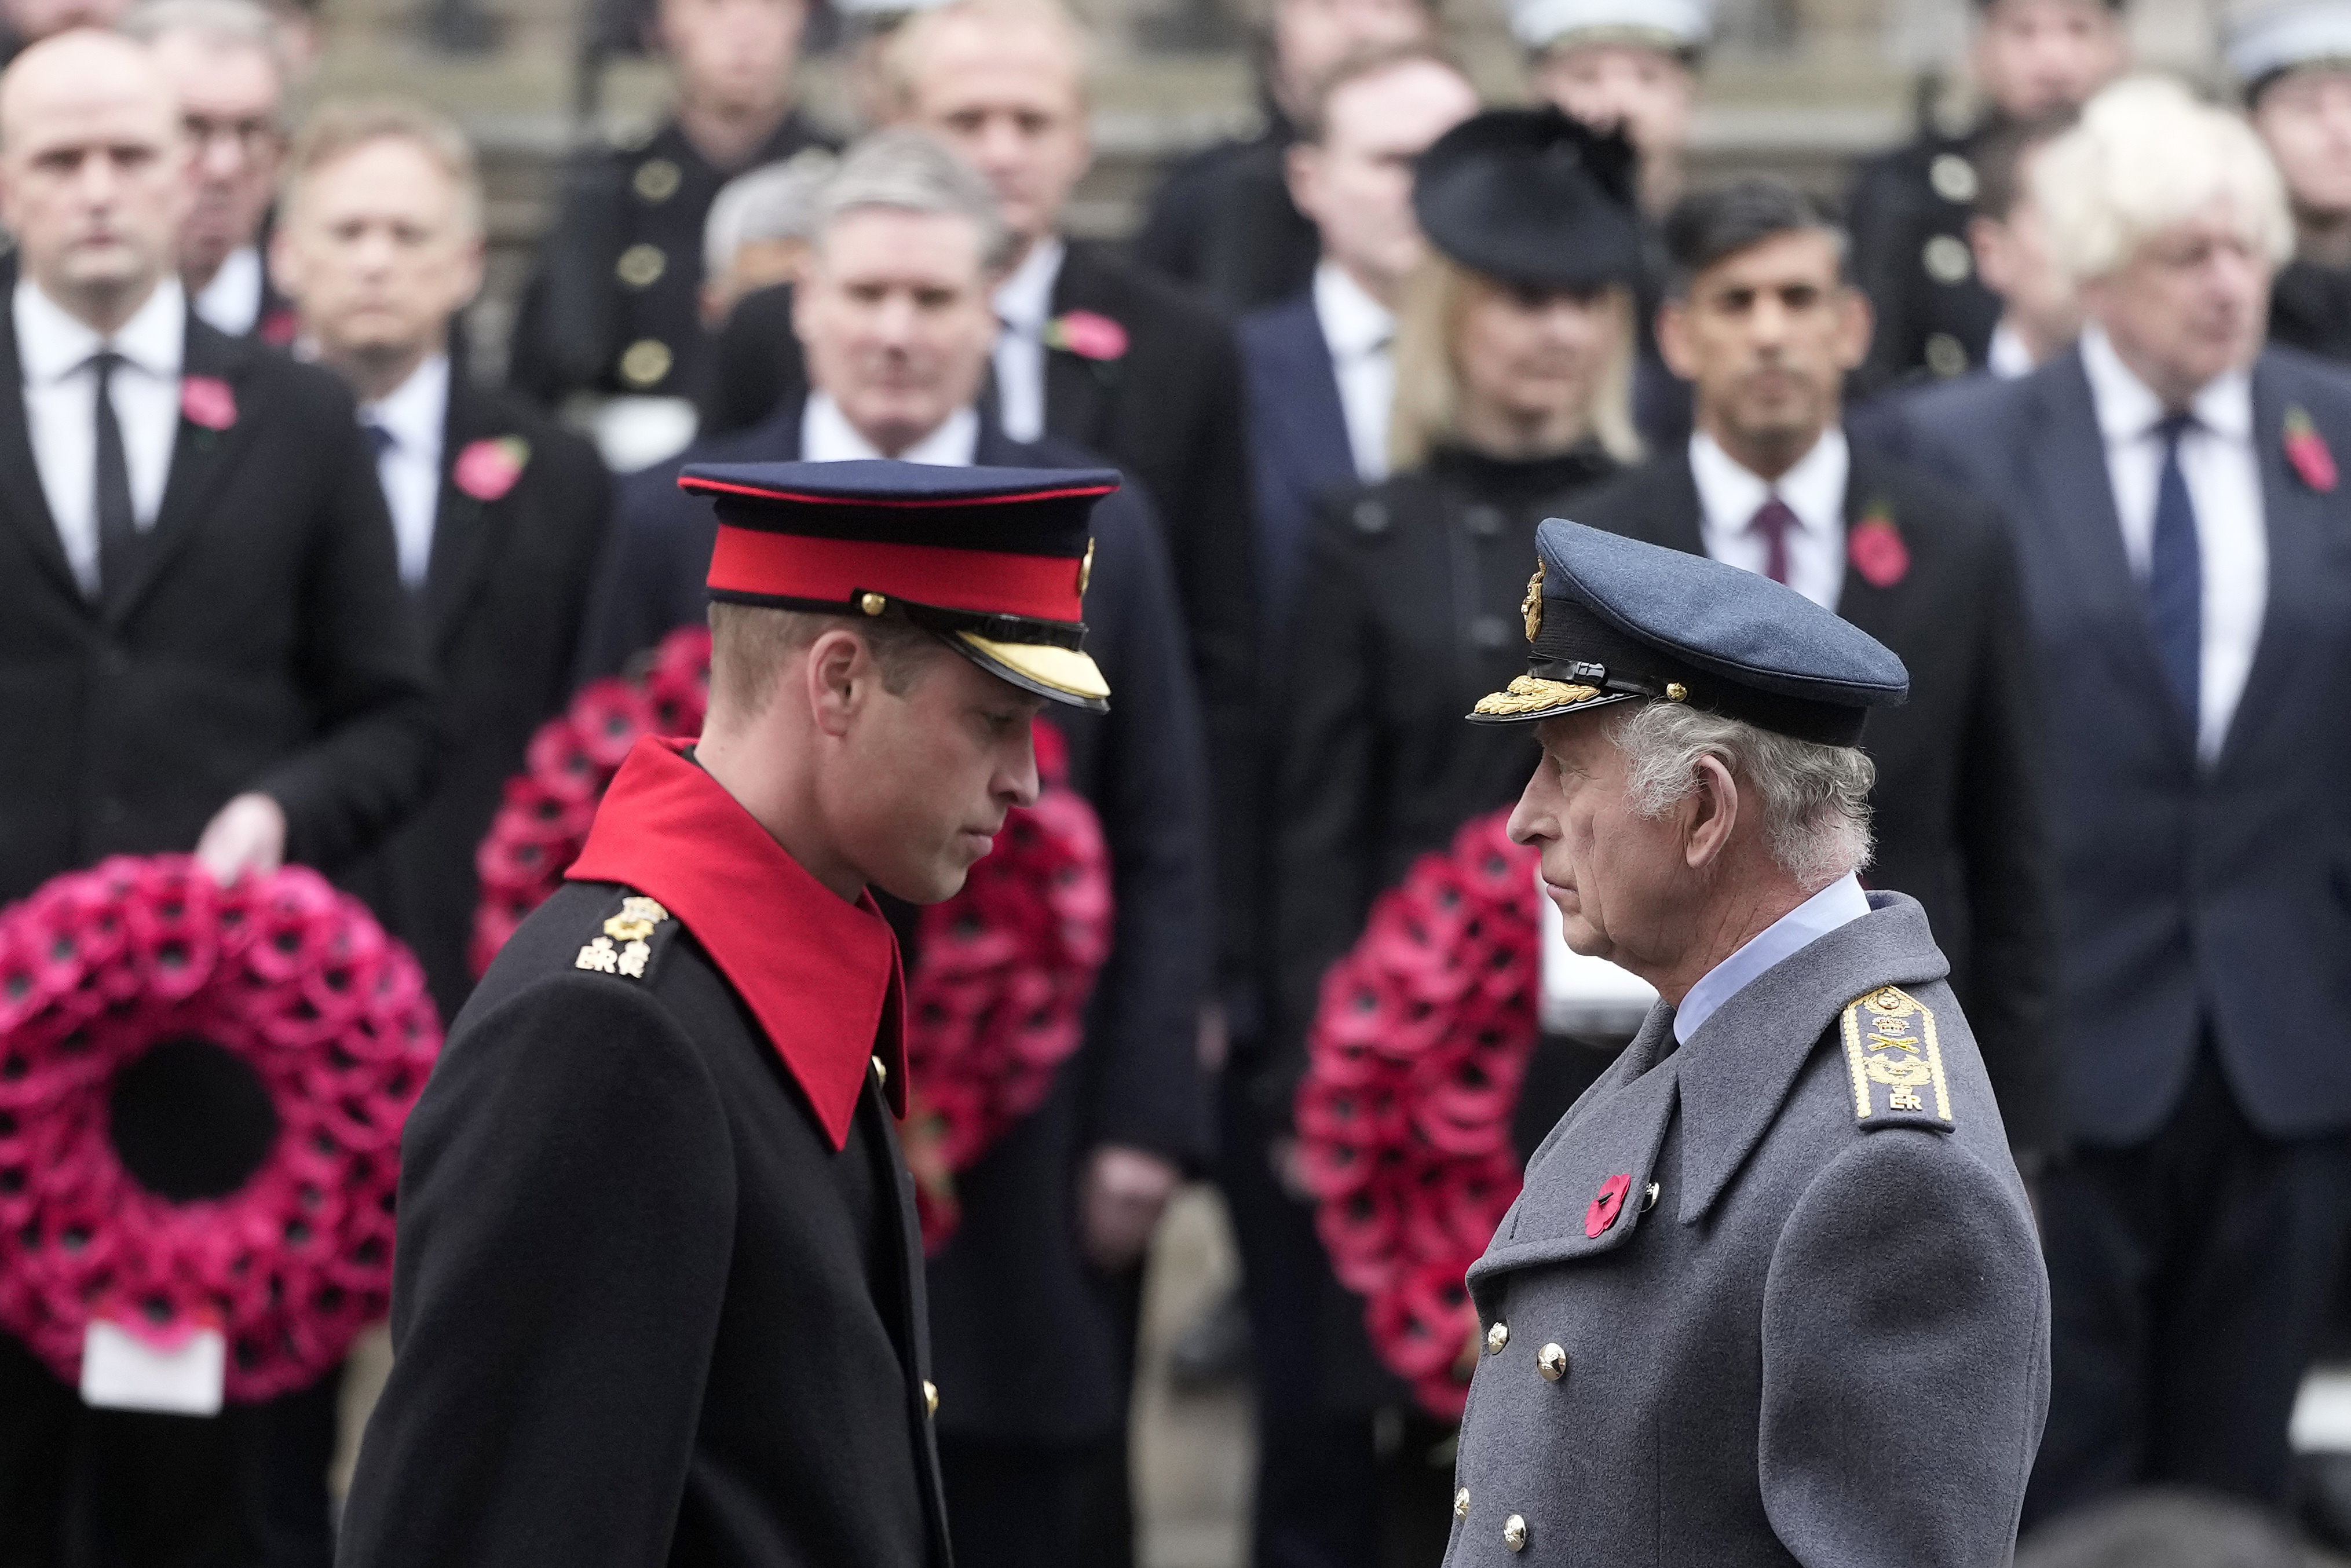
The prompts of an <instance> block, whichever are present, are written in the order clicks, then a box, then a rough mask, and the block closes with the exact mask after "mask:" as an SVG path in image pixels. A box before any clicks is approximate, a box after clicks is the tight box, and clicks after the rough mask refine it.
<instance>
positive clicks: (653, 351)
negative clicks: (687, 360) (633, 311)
mask: <svg viewBox="0 0 2351 1568" xmlns="http://www.w3.org/2000/svg"><path fill="white" fill-rule="evenodd" d="M674 358H675V356H674V355H673V354H671V352H670V351H669V345H668V344H667V343H664V342H663V341H662V340H660V339H659V338H640V339H638V340H636V341H635V342H633V343H632V344H630V345H629V346H628V349H627V350H625V351H624V352H623V353H622V355H621V379H622V381H624V382H628V383H629V384H630V385H631V386H632V387H635V388H637V389H638V390H639V391H640V392H642V391H643V390H644V389H645V388H646V387H650V386H655V385H658V384H659V383H660V382H661V379H662V378H663V377H664V376H665V375H667V374H669V367H670V364H671V362H672V361H673V360H674Z"/></svg>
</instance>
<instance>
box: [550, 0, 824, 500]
mask: <svg viewBox="0 0 2351 1568" xmlns="http://www.w3.org/2000/svg"><path fill="white" fill-rule="evenodd" d="M807 19H808V6H807V3H806V0H661V4H660V8H659V11H658V14H657V20H656V28H657V31H658V33H659V36H660V42H661V45H662V47H663V49H664V52H665V53H666V54H667V55H668V57H669V59H670V62H671V65H672V67H673V68H674V70H675V71H676V73H677V91H678V99H677V107H676V110H675V111H674V114H673V115H672V116H671V118H670V119H669V120H667V121H666V122H665V123H664V124H663V125H662V126H661V128H660V129H659V130H657V131H654V132H653V134H652V135H651V136H650V137H646V138H643V139H638V140H632V141H628V142H626V143H623V144H615V145H613V146H610V147H604V148H597V149H591V150H589V151H587V152H583V153H582V154H581V155H580V157H578V158H577V159H575V160H574V161H573V162H572V163H571V165H570V167H569V170H568V171H567V172H566V173H565V175H564V180H563V188H562V194H561V198H560V203H561V204H560V206H559V209H558V211H557V214H556V219H555V226H554V227H553V228H552V229H551V230H550V231H549V234H548V236H547V240H546V243H545V245H544V246H543V247H542V248H541V250H540V252H539V259H538V268H537V270H536V272H535V273H534V275H533V277H532V278H531V282H530V284H529V287H528V288H527V289H526V290H525V292H524V294H523V299H522V305H521V310H520V314H519V315H518V316H517V319H516V321H515V329H514V338H513V347H512V350H511V355H512V357H511V361H510V363H509V365H508V369H507V380H508V382H510V383H511V384H512V385H513V386H514V387H515V389H516V390H517V391H518V392H524V393H526V394H527V395H528V396H530V397H532V398H534V399H536V400H538V402H541V403H543V404H546V405H548V406H549V407H553V406H555V405H557V404H559V403H561V402H565V401H566V400H567V399H569V398H571V397H573V396H574V395H577V394H586V395H588V396H590V397H592V398H594V399H596V400H597V402H598V405H599V406H598V407H597V409H596V410H595V413H596V414H597V416H598V434H599V439H600V442H601V444H602V446H603V448H604V455H605V457H606V460H607V461H608V462H611V464H612V465H613V466H614V467H616V468H621V469H629V468H641V467H643V466H644V465H646V464H648V463H655V462H659V461H660V460H661V459H662V458H664V457H667V456H670V455H672V454H674V453H675V452H676V451H677V450H678V449H679V448H681V447H683V446H684V444H685V443H686V441H687V440H688V439H690V438H691V437H692V435H693V434H694V419H693V400H694V399H695V397H696V396H697V395H698V394H699V393H700V392H701V390H702V380H703V376H704V373H705V360H706V358H707V355H706V352H705V341H704V338H703V331H702V317H701V290H702V240H703V233H702V229H703V222H704V220H705V218H707V217H708V216H709V214H710V204H711V203H712V202H713V201H714V200H716V198H717V195H718V191H719V188H720V187H721V186H723V185H724V184H726V182H727V180H728V179H729V178H731V177H732V176H734V175H736V174H737V173H740V172H743V171H744V170H747V169H750V168H755V167H757V166H758V165H759V164H762V163H772V162H778V161H780V160H783V159H787V158H789V157H791V156H792V154H794V153H795V152H800V151H801V150H803V149H804V148H808V147H812V146H819V145H821V144H822V143H823V138H822V137H820V136H819V135H818V134H817V132H816V131H814V130H813V129H812V128H811V127H810V125H809V123H808V122H807V120H804V119H802V118H801V117H800V115H799V112H798V111H797V110H795V109H794V108H793V105H792V68H793V64H794V61H795V59H796V57H798V55H799V40H800V31H801V28H802V26H803V25H804V24H805V23H806V21H807ZM614 399H619V400H626V401H624V402H621V403H620V405H619V407H618V408H617V409H614V408H613V407H611V403H610V401H609V400H614ZM651 400H659V401H658V402H653V401H651Z"/></svg>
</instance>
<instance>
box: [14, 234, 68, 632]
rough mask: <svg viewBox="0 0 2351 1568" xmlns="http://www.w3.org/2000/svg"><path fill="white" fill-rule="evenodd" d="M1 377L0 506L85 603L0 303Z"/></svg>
mask: <svg viewBox="0 0 2351 1568" xmlns="http://www.w3.org/2000/svg"><path fill="white" fill-rule="evenodd" d="M0 284H5V286H6V292H5V293H0V307H5V305H6V302H7V295H8V294H10V293H13V292H14V289H15V287H16V268H15V267H14V266H13V265H11V266H9V267H6V268H5V271H0ZM0 376H5V378H6V382H5V384H6V385H7V386H9V387H10V388H12V389H14V391H13V392H12V393H11V395H10V396H8V397H7V398H5V399H0V509H5V511H6V512H7V514H8V517H9V519H10V520H11V522H12V523H13V524H14V525H15V526H16V528H18V529H20V530H21V531H22V532H23V534H24V536H25V543H26V546H27V547H28V548H29V549H31V550H32V552H33V559H35V560H37V561H38V562H40V563H41V569H42V570H44V571H47V573H48V574H49V576H50V577H51V578H52V579H54V580H56V582H57V587H58V588H59V589H61V590H63V591H64V592H65V594H66V595H67V597H68V598H70V599H71V600H73V601H75V602H76V603H78V604H87V603H88V602H89V601H88V600H87V599H86V598H84V597H83V594H82V591H81V585H80V584H79V583H78V582H76V581H75V580H74V574H73V567H72V566H71V565H70V564H69V563H68V561H67V560H66V547H65V541H63V540H62V539H60V538H57V519H56V518H55V517H51V516H50V515H49V498H48V497H47V495H46V494H44V493H43V491H42V489H41V471H40V468H39V467H38V466H37V464H36V463H35V461H34V458H33V438H32V427H31V424H30V423H29V421H28V420H27V419H26V413H25V371H24V368H23V366H22V365H21V363H19V361H18V360H17V358H16V313H15V311H13V310H9V309H5V308H0Z"/></svg>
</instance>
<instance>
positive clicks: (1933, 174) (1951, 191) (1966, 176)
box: [1927, 152, 1982, 202]
mask: <svg viewBox="0 0 2351 1568" xmlns="http://www.w3.org/2000/svg"><path fill="white" fill-rule="evenodd" d="M1927 183H1928V184H1931V185H1933V186H1934V187H1935V194H1937V195H1938V196H1940V197H1942V198H1943V200H1945V201H1947V202H1972V201H1974V200H1975V199H1976V191H1977V190H1978V188H1979V187H1980V185H1981V184H1982V182H1981V181H1980V180H1979V179H1977V178H1976V166H1975V165H1974V164H1972V163H1970V162H1968V161H1967V160H1966V159H1964V158H1962V157H1960V156H1959V154H1958V153H1956V152H1946V153H1943V154H1942V155H1941V156H1939V157H1938V158H1937V159H1936V160H1935V161H1934V162H1932V163H1929V164H1928V165H1927Z"/></svg>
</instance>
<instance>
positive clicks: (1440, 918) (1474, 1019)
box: [1294, 810, 1540, 1421]
mask: <svg viewBox="0 0 2351 1568" xmlns="http://www.w3.org/2000/svg"><path fill="white" fill-rule="evenodd" d="M1509 818H1510V813H1509V812H1508V811H1507V810H1503V811H1496V812H1494V813H1493V814H1492V815H1490V816H1485V817H1479V818H1475V819H1473V820H1471V821H1468V823H1466V824H1464V825H1463V826H1462V828H1461V829H1460V831H1458V832H1457V833H1456V834H1455V835H1454V838H1453V842H1452V844H1451V845H1450V847H1448V848H1447V849H1445V850H1442V851H1437V852H1431V853H1428V854H1425V855H1423V856H1421V857H1420V858H1419V859H1418V860H1417V861H1416V862H1413V865H1412V868H1411V869H1410V870H1409V871H1407V872H1406V873H1405V879H1404V881H1403V883H1400V884H1399V885H1398V886H1396V887H1395V888H1393V889H1391V890H1389V891H1388V892H1386V893H1384V894H1381V895H1380V896H1379V897H1378V898H1377V899H1375V900H1374V902H1373V904H1372V912H1371V918H1370V919H1369V920H1368V921H1367V922H1366V923H1365V925H1364V934H1363V936H1360V937H1358V938H1357V939H1356V942H1355V945H1354V946H1353V948H1352V949H1350V950H1349V951H1348V953H1347V954H1346V956H1343V957H1342V958H1341V959H1340V960H1339V961H1338V962H1337V963H1335V964H1333V965H1332V967H1330V969H1329V970H1328V971H1326V972H1325V973H1324V975H1323V977H1322V995H1321V998H1320V1002H1319V1005H1318V1007H1317V1009H1316V1011H1315V1016H1314V1022H1313V1025H1312V1027H1311V1030H1309V1032H1308V1035H1307V1043H1306V1050H1307V1068H1306V1076H1305V1078H1304V1080H1303V1081H1302V1082H1301V1083H1300V1084H1299V1087H1298V1093H1297V1097H1296V1100H1295V1103H1294V1112H1295V1114H1296V1117H1297V1125H1298V1151H1299V1158H1300V1161H1301V1166H1302V1168H1303V1172H1304V1175H1305V1179H1306V1182H1307V1185H1308V1186H1311V1188H1312V1189H1313V1191H1314V1193H1315V1196H1316V1199H1317V1202H1316V1205H1315V1213H1314V1228H1315V1230H1316V1232H1317V1234H1319V1235H1320V1236H1321V1237H1322V1245H1323V1248H1324V1249H1325V1250H1326V1251H1328V1252H1329V1254H1330V1256H1331V1262H1332V1270H1333V1271H1334V1272H1335V1273H1336V1274H1337V1275H1338V1277H1339V1280H1340V1281H1341V1282H1342V1283H1343V1284H1344V1285H1346V1287H1347V1288H1348V1289H1349V1290H1352V1291H1355V1292H1356V1293H1357V1294H1359V1295H1361V1296H1363V1297H1364V1326H1365V1328H1366V1329H1367V1330H1368V1331H1369V1333H1370V1335H1371V1341H1372V1348H1373V1350H1374V1352H1375V1353H1376V1354H1378V1355H1379V1357H1380V1360H1381V1361H1382V1362H1383V1363H1384V1364H1386V1365H1387V1366H1388V1367H1390V1368H1391V1369H1392V1370H1394V1371H1395V1373H1396V1375H1398V1376H1400V1377H1402V1378H1404V1379H1405V1381H1406V1382H1407V1383H1409V1384H1410V1385H1412V1390H1413V1393H1414V1396H1416V1398H1417V1399H1419V1401H1420V1403H1421V1405H1422V1406H1424V1407H1425V1408H1426V1409H1427V1410H1428V1412H1429V1413H1430V1414H1431V1415H1434V1416H1438V1417H1440V1418H1442V1419H1445V1420H1452V1421H1458V1420H1459V1419H1460V1418H1461V1412H1462V1408H1463V1406H1464V1404H1465V1403H1466V1402H1467V1400H1468V1379H1469V1374H1470V1372H1471V1371H1472V1370H1473V1369H1474V1368H1475V1366H1476V1362H1477V1357H1476V1352H1475V1349H1474V1348H1473V1346H1474V1342H1475V1340H1476V1335H1477V1327H1478V1323H1477V1314H1476V1312H1475V1311H1474V1310H1473V1309H1472V1308H1471V1306H1470V1304H1469V1296H1468V1288H1467V1287H1466V1286H1465V1285H1464V1284H1463V1282H1462V1277H1463V1276H1464V1275H1465V1274H1466V1273H1467V1272H1468V1268H1469V1265H1470V1264H1471V1263H1473V1262H1475V1261H1477V1260H1478V1258H1479V1255H1480V1254H1481V1253H1483V1252H1484V1251H1485V1249H1486V1246H1487V1244H1488V1242H1489V1241H1490V1240H1491V1239H1492V1238H1493V1234H1494V1227H1495V1225H1496V1224H1497V1223H1499V1221H1500V1219H1501V1218H1502V1215H1503V1212H1504V1211H1505V1210H1507V1209H1508V1208H1509V1207H1510V1202H1511V1200H1512V1199H1513V1198H1515V1197H1517V1196H1518V1192H1519V1181H1520V1169H1519V1160H1518V1155H1516V1153H1515V1152H1514V1151H1513V1150H1512V1148H1511V1145H1510V1116H1511V1113H1512V1111H1513V1110H1514V1109H1515V1108H1516V1107H1517V1104H1518V1100H1519V1088H1520V1082H1522V1080H1523V1079H1524V1078H1525V1075H1526V1066H1527V1058H1528V1055H1529V1054H1530V1052H1531V1051H1532V1050H1533V1049H1534V1043H1535V1035H1536V991H1537V988H1538V984H1539V981H1538V972H1539V964H1538V959H1537V941H1538V936H1539V932H1540V926H1539V925H1538V923H1537V920H1536V915H1537V913H1538V911H1537V906H1536V904H1535V899H1536V897H1537V896H1538V894H1537V893H1536V890H1535V878H1534V860H1535V856H1534V852H1532V851H1531V850H1528V849H1525V848H1523V847H1521V846H1520V845H1518V844H1514V843H1512V842H1511V841H1510V837H1509V835H1508V833H1507V832H1506V831H1505V824H1506V823H1507V821H1509Z"/></svg>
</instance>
